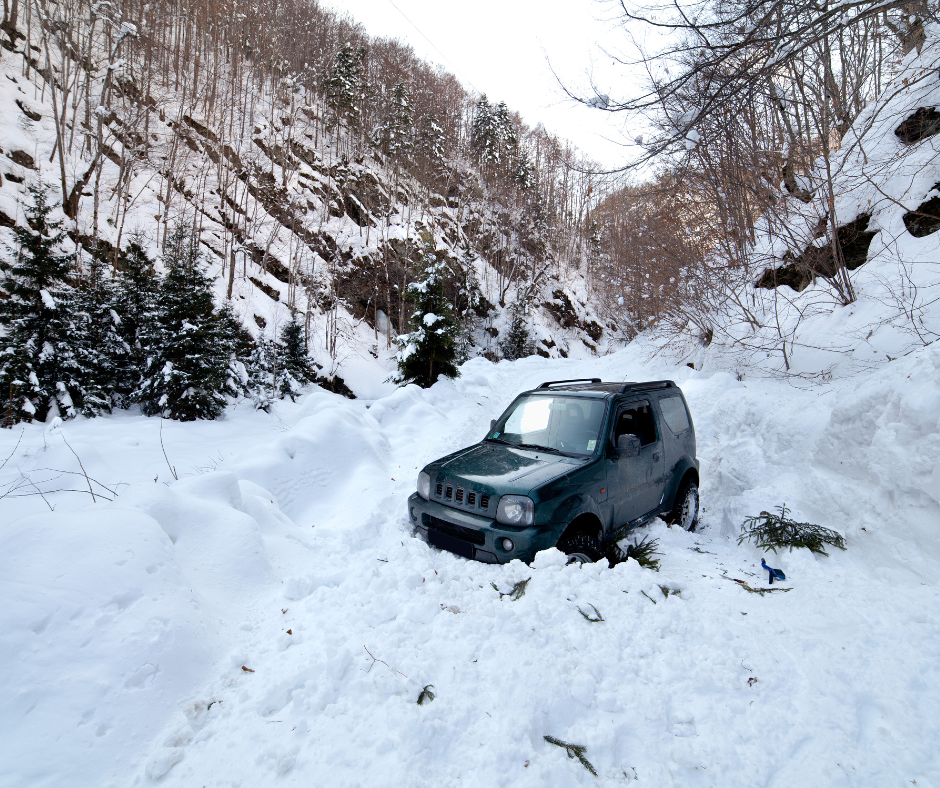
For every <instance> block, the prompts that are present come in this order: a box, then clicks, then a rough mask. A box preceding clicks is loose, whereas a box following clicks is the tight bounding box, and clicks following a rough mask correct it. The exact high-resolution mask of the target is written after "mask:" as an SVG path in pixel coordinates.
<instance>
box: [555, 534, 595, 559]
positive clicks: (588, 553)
mask: <svg viewBox="0 0 940 788" xmlns="http://www.w3.org/2000/svg"><path fill="white" fill-rule="evenodd" d="M558 549H559V550H561V552H563V553H565V554H567V556H568V563H569V564H575V563H577V564H593V563H594V562H595V561H600V560H601V557H602V556H603V555H604V552H603V550H602V549H601V543H600V541H599V540H598V538H597V537H596V536H591V535H590V534H586V533H584V532H583V531H581V532H578V533H574V534H572V535H571V536H564V537H562V538H561V540H559V542H558Z"/></svg>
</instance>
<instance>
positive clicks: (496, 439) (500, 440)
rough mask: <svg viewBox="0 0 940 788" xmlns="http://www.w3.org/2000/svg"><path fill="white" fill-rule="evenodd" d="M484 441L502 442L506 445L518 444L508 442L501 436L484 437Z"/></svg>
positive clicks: (516, 444)
mask: <svg viewBox="0 0 940 788" xmlns="http://www.w3.org/2000/svg"><path fill="white" fill-rule="evenodd" d="M483 440H484V441H485V442H486V443H502V444H505V445H506V446H518V445H519V444H518V443H510V442H509V441H504V440H503V439H502V438H484V439H483Z"/></svg>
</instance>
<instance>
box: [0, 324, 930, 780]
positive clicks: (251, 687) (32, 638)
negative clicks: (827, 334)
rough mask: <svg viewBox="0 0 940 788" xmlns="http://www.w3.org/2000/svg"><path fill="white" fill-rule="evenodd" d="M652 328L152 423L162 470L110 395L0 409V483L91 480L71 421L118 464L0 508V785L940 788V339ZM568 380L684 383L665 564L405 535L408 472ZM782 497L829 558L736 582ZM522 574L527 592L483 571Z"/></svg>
mask: <svg viewBox="0 0 940 788" xmlns="http://www.w3.org/2000/svg"><path fill="white" fill-rule="evenodd" d="M649 350H650V347H649V346H644V345H643V343H642V342H637V343H634V345H632V346H631V347H630V348H629V349H627V350H624V351H621V352H619V353H616V354H613V355H610V356H607V357H604V358H602V359H594V360H589V361H573V360H569V361H563V360H545V359H540V358H530V359H525V360H522V361H519V362H514V363H501V364H499V365H495V366H494V365H492V364H490V363H489V362H486V361H484V360H482V359H478V360H474V361H471V362H469V363H468V364H466V365H465V366H464V368H463V375H462V377H461V378H459V379H458V380H456V381H454V382H440V383H438V384H436V385H435V386H434V387H432V388H431V389H429V390H426V391H422V390H419V389H417V388H415V387H406V388H403V389H399V390H397V391H395V392H394V393H392V394H391V395H389V396H385V397H383V398H380V399H378V400H376V401H374V402H372V403H371V404H370V403H366V402H363V401H356V402H350V401H348V400H343V399H341V398H340V397H338V396H336V395H332V394H329V393H325V392H321V391H319V390H316V389H315V390H313V391H312V392H311V393H310V394H309V395H307V396H306V397H305V398H304V399H302V400H301V401H298V402H297V403H294V404H291V403H282V404H280V405H279V406H278V408H277V410H276V412H275V414H274V415H273V416H268V415H266V414H263V413H262V414H259V413H252V412H250V411H247V410H245V409H239V408H235V409H230V410H229V411H228V412H227V415H226V418H225V419H224V420H222V421H219V422H213V423H207V424H195V425H179V424H170V423H165V424H164V425H163V434H162V438H163V447H164V449H165V451H166V455H167V458H168V459H164V456H163V451H162V450H161V444H160V434H159V429H160V424H159V422H156V421H155V420H153V419H146V418H143V417H139V416H134V415H125V414H122V415H120V416H117V417H113V418H106V419H96V420H93V421H85V420H82V419H79V420H76V421H75V422H70V423H68V424H66V425H64V426H61V425H52V426H50V427H44V426H42V425H30V426H28V427H26V428H25V430H24V431H23V432H22V440H21V442H20V443H19V445H18V447H16V449H15V451H14V445H15V444H16V442H17V439H18V438H19V436H20V433H18V432H9V431H2V432H0V457H4V458H5V457H7V456H8V455H11V457H10V459H9V461H8V462H7V464H6V466H5V467H4V468H3V470H2V471H0V474H2V476H3V478H2V481H3V482H6V483H10V482H13V481H15V480H16V479H17V478H19V479H21V480H22V479H23V478H25V476H28V478H29V480H30V481H35V482H37V486H38V487H39V488H40V489H43V490H48V489H53V488H54V487H57V486H58V487H61V486H68V487H72V488H74V489H82V486H83V485H84V484H85V479H84V476H73V477H70V478H71V480H69V479H68V477H65V476H63V477H61V478H60V479H59V480H56V481H54V482H51V483H47V484H45V485H44V484H42V482H41V480H42V479H44V478H51V476H52V472H50V471H41V470H40V469H42V468H53V469H58V471H74V472H79V473H80V472H81V469H80V468H79V466H78V464H77V461H76V459H75V457H74V455H72V454H71V453H70V451H69V449H68V447H67V446H66V445H65V440H64V439H67V441H68V444H69V445H71V447H72V448H73V449H75V452H76V453H77V454H78V456H80V457H81V458H82V463H83V465H84V468H85V471H86V472H87V473H88V475H89V476H90V477H93V478H94V479H97V480H98V481H99V482H101V483H102V484H105V485H108V486H109V487H110V488H111V489H115V486H114V485H115V484H116V483H127V484H129V485H130V486H127V487H123V486H122V487H120V488H118V492H119V495H118V497H117V499H116V500H115V501H114V502H113V503H108V502H100V501H99V502H98V503H96V504H92V503H91V500H90V497H89V496H88V495H87V494H82V493H53V494H50V495H47V496H46V499H47V500H48V505H49V506H54V507H55V512H49V509H48V506H47V505H46V504H45V503H44V502H43V500H42V499H41V498H40V497H38V496H31V497H24V498H13V497H8V498H7V499H5V500H3V501H0V507H3V513H4V517H3V525H2V526H0V594H2V598H3V599H4V600H6V601H7V603H6V604H5V605H4V606H3V608H2V609H0V736H2V740H3V741H4V742H5V745H4V748H3V755H2V756H0V783H2V784H4V785H12V786H21V785H22V786H25V785H29V786H42V785H50V786H51V785H63V784H70V785H96V786H103V785H114V786H126V785H134V784H139V785H147V784H149V783H151V782H152V781H154V780H159V781H160V782H161V784H166V785H180V786H193V785H197V786H198V785H206V786H210V785H225V786H229V785H244V786H248V785H251V786H262V785H275V784H298V785H311V784H312V785H331V786H353V785H360V786H366V785H369V786H371V785H376V786H384V785H389V786H391V785H408V786H412V785H413V786H441V785H454V786H456V785H467V786H470V785H474V786H476V785H513V786H516V785H532V786H536V785H538V786H545V785H549V786H554V785H557V786H569V785H573V784H574V785H579V784H580V785H593V784H602V785H615V784H618V785H619V784H622V783H633V782H637V784H640V785H650V786H688V785H703V786H753V785H755V784H759V785H773V786H776V785H860V786H868V785H871V786H884V785H902V784H911V783H912V781H915V780H916V783H917V785H919V786H924V785H927V786H929V785H934V786H937V785H940V759H938V756H937V750H936V741H937V740H938V739H940V722H938V720H940V718H938V716H937V714H936V708H937V706H938V702H940V675H938V672H940V671H938V665H940V663H938V660H937V655H938V650H940V621H938V617H937V611H938V609H940V606H938V602H940V599H938V588H937V580H936V577H937V569H938V562H940V542H938V536H937V535H938V528H937V526H938V524H940V494H938V492H937V491H938V490H940V484H937V482H938V480H940V479H938V474H940V463H938V457H940V451H938V448H940V395H938V393H937V392H938V391H940V351H938V350H937V348H936V346H932V347H929V348H925V349H923V350H920V351H917V352H915V353H913V354H912V355H911V356H909V357H907V358H904V359H899V360H898V361H896V362H893V363H892V364H891V365H890V366H889V367H888V368H887V369H885V370H881V371H878V372H875V373H873V374H871V375H869V376H866V377H856V378H855V379H853V380H851V381H840V380H838V379H837V380H835V381H834V382H830V383H827V384H825V385H822V386H817V387H813V388H811V389H806V390H803V389H799V388H796V387H793V386H791V385H789V384H787V383H784V382H780V381H774V380H760V381H750V380H748V381H745V382H744V383H742V382H739V381H738V380H736V379H735V378H734V377H733V376H732V375H730V374H728V373H725V372H716V373H701V372H694V371H692V370H690V369H688V368H686V367H684V366H682V367H674V366H669V365H666V364H663V363H652V364H651V363H650V362H648V361H647V360H646V359H647V354H648V352H649ZM582 375H598V376H601V377H603V378H604V379H608V380H620V379H624V378H629V379H644V378H646V379H648V378H657V377H671V378H674V379H676V380H677V381H678V382H680V384H681V385H682V387H683V390H684V391H685V393H686V396H687V398H688V400H689V403H690V407H691V409H692V415H693V418H694V420H695V424H696V431H697V436H698V442H699V457H700V459H701V461H702V480H703V485H702V498H703V504H704V512H703V516H702V529H701V531H700V533H697V534H687V533H685V532H681V531H677V530H676V529H668V528H666V526H665V525H664V524H663V523H662V522H661V521H655V522H654V523H653V524H651V525H650V526H648V527H647V528H646V529H644V530H643V532H642V533H649V534H650V535H652V536H653V537H655V538H658V539H660V545H661V549H662V552H663V553H664V556H663V559H662V570H661V571H660V572H659V573H654V572H652V571H650V570H647V569H642V568H640V567H639V566H638V565H637V564H636V563H634V562H628V563H626V564H622V565H620V566H618V567H616V568H614V569H609V568H607V567H606V566H605V564H604V563H603V562H602V563H601V564H598V565H594V566H586V567H584V568H579V567H567V566H564V565H563V559H562V557H561V555H560V554H558V553H556V552H554V551H549V552H546V553H542V554H540V555H539V556H538V558H537V560H536V562H535V564H534V565H533V566H531V567H527V566H524V565H521V564H519V563H514V564H510V565H507V566H503V567H498V566H497V567H494V566H487V565H484V564H477V563H473V562H467V561H464V560H463V559H460V558H457V557H455V556H453V555H450V554H448V553H443V552H437V551H433V550H431V549H429V548H428V547H427V546H426V545H425V544H423V543H422V542H419V541H418V540H416V539H413V538H412V537H411V536H410V532H409V529H408V528H407V525H406V512H405V502H406V499H407V495H408V494H409V493H410V492H411V490H412V489H413V485H414V479H415V476H416V474H417V471H418V469H419V468H420V467H421V466H422V465H423V464H424V463H426V462H428V461H430V460H432V459H434V458H435V457H437V456H440V455H442V454H444V453H445V452H448V451H451V450H453V449H456V448H459V447H460V446H463V445H466V444H468V443H471V442H474V441H476V440H478V439H479V437H480V435H481V434H482V432H483V428H484V427H485V425H486V424H488V423H489V419H490V418H492V417H495V416H497V415H498V414H499V413H500V412H501V410H502V409H503V408H504V407H505V406H506V405H507V404H508V403H509V401H510V400H511V399H512V397H513V396H514V395H515V394H516V393H517V392H518V391H519V390H521V389H523V388H526V387H529V386H531V385H533V384H536V383H538V382H541V381H542V380H545V379H553V378H554V379H557V378H569V377H576V376H582ZM11 452H12V454H11ZM168 463H169V464H172V465H173V466H174V467H175V468H176V469H177V473H178V475H179V476H180V477H181V478H180V481H178V482H177V481H172V479H171V477H170V471H169V468H168ZM168 480H169V481H170V484H169V486H165V485H164V482H166V481H168ZM64 481H68V484H64ZM3 489H6V487H4V488H3ZM95 489H96V490H97V491H99V492H101V491H102V490H103V488H99V487H95ZM20 490H21V492H24V493H25V492H31V491H33V490H34V488H31V487H30V486H29V485H28V484H26V483H23V485H22V486H21V488H20ZM109 497H110V496H109ZM783 502H786V504H787V506H788V507H789V508H791V509H792V510H793V512H794V515H795V516H796V517H797V518H799V519H805V520H809V521H812V522H817V523H820V524H822V525H825V526H828V527H831V528H835V529H837V530H839V531H840V532H842V533H843V534H845V536H846V541H847V544H848V550H847V551H846V552H845V553H841V552H836V553H835V554H832V555H830V556H829V557H828V558H825V557H814V556H812V555H810V554H808V553H807V552H806V551H800V552H794V553H784V554H782V555H780V556H777V557H772V558H771V560H770V563H771V565H773V566H778V567H780V568H782V569H783V570H784V571H785V572H786V574H787V578H788V582H787V583H785V584H784V587H787V588H791V589H792V590H790V591H788V592H781V593H774V594H770V595H767V596H759V595H757V594H750V593H748V592H747V591H746V590H745V589H744V588H743V587H741V586H740V585H739V584H738V583H735V582H733V581H732V579H738V580H744V581H747V582H748V583H750V584H751V585H752V586H753V587H759V588H763V587H766V577H765V576H763V573H762V572H761V570H760V566H759V564H760V558H761V556H762V554H761V553H759V552H758V551H756V550H755V549H754V548H753V547H749V546H747V545H744V546H738V544H737V542H736V538H735V537H736V536H737V533H738V529H739V525H740V522H741V520H742V519H743V517H744V516H745V515H748V514H756V513H757V512H758V511H760V510H761V509H768V508H771V507H774V506H776V505H779V504H781V503H783ZM18 518H20V519H18ZM640 535H642V534H640ZM526 578H531V579H530V580H529V583H528V585H527V587H526V593H525V596H523V597H522V598H521V599H519V600H518V601H511V600H510V598H509V597H508V596H501V594H500V593H499V592H498V591H497V590H496V589H494V588H493V587H492V585H491V584H495V585H496V587H497V589H499V591H502V592H507V591H509V590H510V589H511V588H512V586H513V584H514V583H516V582H518V581H519V580H524V579H526ZM663 589H667V590H669V591H670V594H669V596H668V597H666V596H665V595H664V590H663ZM592 605H593V606H594V607H595V608H596V610H597V611H599V612H600V613H601V615H602V616H603V618H604V621H602V622H597V623H591V622H589V621H587V620H586V619H585V618H584V617H583V616H582V614H581V613H580V612H579V608H580V609H581V610H583V611H586V612H587V613H591V614H593V611H592V608H591V607H590V606H592ZM288 630H289V631H290V632H289V633H288ZM370 654H371V656H370ZM244 668H248V669H250V671H248V670H245V669H244ZM426 685H433V687H434V692H435V693H436V698H435V699H434V700H433V701H432V702H430V703H425V704H423V705H418V704H417V703H416V701H417V699H418V697H419V694H420V693H421V691H422V689H423V688H424V687H425V686H426ZM546 735H549V736H553V737H556V738H558V739H561V740H563V741H566V742H573V743H576V744H582V745H586V746H587V751H586V757H587V759H588V760H589V761H590V762H591V763H592V764H593V766H594V767H595V768H596V770H597V772H598V774H599V777H598V778H595V777H593V776H592V775H591V774H590V773H589V772H588V771H587V770H586V769H585V768H584V767H583V766H582V765H581V764H580V763H579V762H578V761H577V760H574V759H569V758H568V757H566V752H565V751H564V750H563V749H560V748H558V747H556V746H553V745H551V744H549V743H547V742H546V741H545V740H544V739H543V737H544V736H546Z"/></svg>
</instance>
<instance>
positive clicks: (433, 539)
mask: <svg viewBox="0 0 940 788" xmlns="http://www.w3.org/2000/svg"><path fill="white" fill-rule="evenodd" d="M428 542H429V543H430V544H431V546H432V547H437V548H440V549H441V550H447V552H449V553H456V554H457V555H460V556H463V557H464V558H473V545H472V544H470V543H469V542H465V541H464V540H463V539H458V538H457V537H456V536H451V535H450V534H442V533H441V532H440V531H435V530H434V529H433V528H429V529H428Z"/></svg>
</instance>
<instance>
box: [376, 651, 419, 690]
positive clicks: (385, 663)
mask: <svg viewBox="0 0 940 788" xmlns="http://www.w3.org/2000/svg"><path fill="white" fill-rule="evenodd" d="M363 649H365V652H366V654H368V655H369V657H370V658H371V660H372V663H371V664H370V665H369V667H368V668H367V669H366V670H364V671H363V673H369V672H370V671H371V670H372V668H373V666H374V665H375V663H376V662H381V663H382V664H383V665H385V667H387V668H388V669H389V670H391V671H393V672H394V673H397V674H398V675H399V676H401V677H402V678H406V679H407V678H408V677H407V676H406V675H405V674H404V673H402V672H401V671H400V670H395V668H393V667H392V666H391V665H389V664H388V663H387V662H386V661H385V660H384V659H379V658H378V657H373V656H372V652H371V651H369V649H367V648H366V647H365V646H363ZM408 680H409V681H411V679H408ZM428 686H433V685H430V684H429V685H428ZM425 689H427V687H425Z"/></svg>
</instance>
